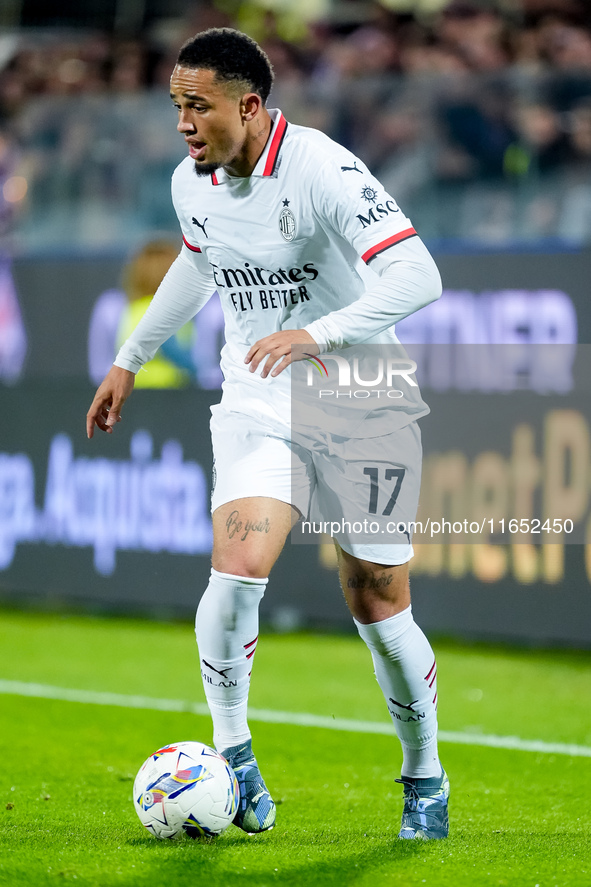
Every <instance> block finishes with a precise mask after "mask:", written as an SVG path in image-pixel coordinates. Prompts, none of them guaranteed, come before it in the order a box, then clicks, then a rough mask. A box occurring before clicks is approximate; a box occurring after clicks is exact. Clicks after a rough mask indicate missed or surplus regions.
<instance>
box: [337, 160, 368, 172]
mask: <svg viewBox="0 0 591 887" xmlns="http://www.w3.org/2000/svg"><path fill="white" fill-rule="evenodd" d="M341 172H358V173H360V174H361V175H363V170H362V169H357V161H355V163H354V164H353V166H341Z"/></svg>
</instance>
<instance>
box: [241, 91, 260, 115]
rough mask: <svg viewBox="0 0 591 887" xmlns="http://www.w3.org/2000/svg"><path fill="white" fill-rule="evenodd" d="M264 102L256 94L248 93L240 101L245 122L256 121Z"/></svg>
mask: <svg viewBox="0 0 591 887" xmlns="http://www.w3.org/2000/svg"><path fill="white" fill-rule="evenodd" d="M262 107H263V100H262V98H261V97H260V95H257V94H256V92H247V93H246V95H243V96H242V98H241V100H240V113H241V115H242V119H243V120H244V121H245V122H248V121H250V120H254V118H255V117H256V116H257V114H258V113H259V111H260V110H261V108H262Z"/></svg>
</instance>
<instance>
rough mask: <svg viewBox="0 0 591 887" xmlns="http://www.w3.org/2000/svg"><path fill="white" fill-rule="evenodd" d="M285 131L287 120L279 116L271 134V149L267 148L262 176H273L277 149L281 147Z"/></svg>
mask: <svg viewBox="0 0 591 887" xmlns="http://www.w3.org/2000/svg"><path fill="white" fill-rule="evenodd" d="M286 129H287V120H286V119H285V117H284V116H283V114H281V116H280V117H279V120H278V121H277V123H276V125H275V132H274V133H273V138H272V139H271V147H270V148H269V153H268V155H267V162H266V163H265V169H264V170H263V175H264V176H270V175H273V171H274V169H275V163H276V162H277V155H278V154H279V148H280V147H281V142H282V141H283V136H284V135H285V130H286Z"/></svg>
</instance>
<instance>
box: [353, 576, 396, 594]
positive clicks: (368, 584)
mask: <svg viewBox="0 0 591 887" xmlns="http://www.w3.org/2000/svg"><path fill="white" fill-rule="evenodd" d="M393 578H394V576H393V575H392V573H390V574H389V575H388V576H379V577H378V578H376V577H375V576H370V577H369V578H367V579H364V577H363V576H352V577H351V578H349V579H347V588H353V589H355V590H359V589H364V588H370V589H372V590H375V589H378V588H387V586H388V585H391V584H392V580H393Z"/></svg>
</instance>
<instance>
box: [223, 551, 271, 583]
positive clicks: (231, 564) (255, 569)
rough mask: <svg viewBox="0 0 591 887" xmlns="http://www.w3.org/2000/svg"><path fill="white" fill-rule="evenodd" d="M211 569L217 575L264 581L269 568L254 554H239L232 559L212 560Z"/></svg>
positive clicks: (264, 561) (262, 559)
mask: <svg viewBox="0 0 591 887" xmlns="http://www.w3.org/2000/svg"><path fill="white" fill-rule="evenodd" d="M213 568H214V570H217V571H218V573H228V574H229V575H231V576H242V578H243V579H266V578H267V577H268V575H269V571H270V567H269V565H268V564H267V563H266V559H265V558H262V557H260V556H257V555H256V554H246V553H240V554H239V555H233V556H232V557H223V558H220V559H216V558H214V559H213Z"/></svg>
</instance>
